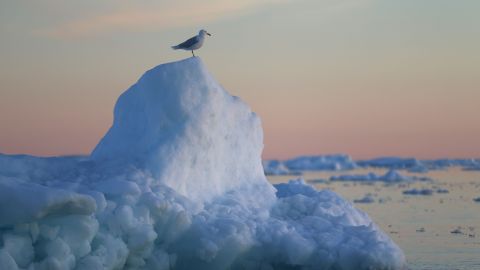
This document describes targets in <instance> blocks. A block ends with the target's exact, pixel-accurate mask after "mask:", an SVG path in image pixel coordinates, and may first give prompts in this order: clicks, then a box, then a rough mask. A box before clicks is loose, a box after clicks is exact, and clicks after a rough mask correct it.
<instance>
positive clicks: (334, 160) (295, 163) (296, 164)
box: [284, 154, 357, 171]
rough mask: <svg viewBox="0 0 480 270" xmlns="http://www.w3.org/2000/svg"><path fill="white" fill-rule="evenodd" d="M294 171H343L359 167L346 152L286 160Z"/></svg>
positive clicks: (286, 163)
mask: <svg viewBox="0 0 480 270" xmlns="http://www.w3.org/2000/svg"><path fill="white" fill-rule="evenodd" d="M284 164H285V166H286V167H287V168H288V169H290V170H294V171H341V170H353V169H355V168H356V167H357V165H356V163H355V162H354V161H353V160H352V158H351V157H350V156H348V155H345V154H333V155H318V156H300V157H296V158H293V159H289V160H286V161H284Z"/></svg>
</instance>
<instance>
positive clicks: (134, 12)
mask: <svg viewBox="0 0 480 270" xmlns="http://www.w3.org/2000/svg"><path fill="white" fill-rule="evenodd" d="M286 1H287V0H243V1H234V0H228V1H225V0H209V1H182V2H181V3H179V2H177V3H176V4H170V5H166V4H165V3H163V4H158V3H157V4H155V3H152V2H151V1H150V2H148V4H145V3H146V2H145V1H143V2H142V1H139V2H138V3H139V4H133V5H132V3H130V5H119V8H117V9H115V8H114V9H112V10H110V11H108V12H105V13H103V14H97V15H95V16H89V17H88V18H81V19H76V20H72V21H68V22H66V23H63V24H61V25H57V26H54V27H52V28H49V29H43V30H41V31H40V33H41V34H43V35H47V36H52V37H60V38H77V37H87V36H92V35H99V34H104V33H111V32H120V31H132V32H139V31H158V30H163V29H168V28H173V27H181V26H189V25H198V24H205V23H208V22H211V21H215V20H218V19H222V18H231V17H235V16H239V15H243V14H246V13H248V12H251V11H253V10H255V9H256V8H259V7H261V6H265V5H268V4H276V3H281V2H286ZM142 3H143V4H142Z"/></svg>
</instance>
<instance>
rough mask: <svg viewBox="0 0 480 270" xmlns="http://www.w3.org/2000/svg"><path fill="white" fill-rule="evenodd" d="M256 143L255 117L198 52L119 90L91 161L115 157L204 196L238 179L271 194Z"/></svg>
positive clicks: (257, 124)
mask: <svg viewBox="0 0 480 270" xmlns="http://www.w3.org/2000/svg"><path fill="white" fill-rule="evenodd" d="M246 146H248V147H246ZM262 149H263V132H262V127H261V123H260V119H259V118H258V117H257V116H256V115H255V113H253V112H251V110H250V108H249V107H248V106H247V105H246V104H245V103H244V102H242V101H241V100H240V99H239V98H237V97H234V96H231V95H229V94H228V93H227V92H226V91H225V90H224V89H223V88H222V87H221V86H220V85H219V84H218V83H217V82H216V81H215V80H214V79H213V77H212V76H211V75H210V74H209V73H208V71H207V70H206V68H205V67H204V65H203V63H202V61H201V60H200V59H199V58H190V59H186V60H183V61H179V62H175V63H170V64H164V65H160V66H157V67H155V68H153V69H152V70H149V71H148V72H146V73H145V74H144V75H143V76H142V77H141V78H140V80H139V81H138V82H137V83H136V84H134V85H133V86H132V87H130V89H128V90H127V91H126V92H124V93H123V94H122V95H121V96H120V98H119V99H118V101H117V104H116V105H115V119H114V122H113V126H112V127H111V128H110V130H109V131H108V133H107V134H106V135H105V137H104V138H103V139H102V140H101V141H100V143H99V144H98V145H97V147H96V148H95V150H94V151H93V153H92V159H94V160H97V161H108V160H115V161H116V162H118V161H119V159H120V158H122V159H124V160H123V161H122V162H125V163H126V164H134V165H136V166H137V167H138V168H142V169H147V170H148V171H150V172H151V173H152V174H153V176H154V177H155V179H156V180H157V181H159V182H162V183H165V184H166V185H167V186H169V187H171V188H173V189H174V190H175V191H177V192H178V193H180V194H182V195H185V196H188V197H189V198H191V199H194V200H197V199H198V200H205V199H211V198H212V197H214V196H217V195H220V194H223V193H225V192H226V191H228V190H234V189H238V188H240V186H242V185H243V186H246V187H251V186H254V185H260V186H261V187H258V188H260V189H270V191H269V192H268V191H266V192H267V194H268V193H270V194H273V191H272V188H270V187H267V186H266V185H265V184H264V183H265V182H266V181H264V180H265V176H264V173H263V167H262V163H261V153H262ZM239 180H241V181H239ZM192 182H194V183H192ZM188 183H191V184H188ZM267 194H265V196H268V195H267ZM272 197H273V196H272ZM266 199H267V198H266Z"/></svg>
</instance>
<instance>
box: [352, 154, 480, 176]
mask: <svg viewBox="0 0 480 270" xmlns="http://www.w3.org/2000/svg"><path fill="white" fill-rule="evenodd" d="M356 163H357V165H358V166H360V167H374V168H388V169H406V170H408V171H410V172H416V173H425V172H428V171H429V170H443V169H447V168H449V167H463V168H464V170H477V169H478V168H480V161H479V160H478V159H474V158H466V159H448V158H443V159H431V160H418V159H416V158H403V157H380V158H375V159H371V160H360V161H357V162H356Z"/></svg>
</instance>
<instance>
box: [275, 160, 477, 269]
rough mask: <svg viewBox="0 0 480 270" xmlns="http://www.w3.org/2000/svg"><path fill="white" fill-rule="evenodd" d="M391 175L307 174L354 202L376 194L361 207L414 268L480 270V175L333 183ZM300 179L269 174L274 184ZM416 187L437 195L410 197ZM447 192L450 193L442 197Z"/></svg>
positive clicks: (431, 175)
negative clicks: (407, 181) (343, 177)
mask: <svg viewBox="0 0 480 270" xmlns="http://www.w3.org/2000/svg"><path fill="white" fill-rule="evenodd" d="M368 172H375V173H377V174H383V173H385V170H381V169H357V170H353V171H343V172H304V174H303V176H301V177H302V178H303V179H304V180H305V181H306V182H309V183H310V184H313V185H314V186H315V187H316V188H317V189H326V188H327V189H331V190H334V191H335V192H337V193H339V194H340V195H342V196H343V197H344V198H347V199H349V200H350V201H353V200H354V199H361V198H363V197H364V196H365V194H367V193H370V194H372V196H373V198H375V202H373V203H356V204H355V205H356V206H357V207H358V208H360V209H362V210H364V211H365V212H367V213H368V214H369V215H370V217H371V218H372V219H373V220H374V221H375V222H376V223H377V224H378V225H379V226H380V227H381V228H382V229H383V230H384V231H385V232H386V233H387V234H389V235H390V237H392V239H393V240H394V241H395V242H396V243H397V244H398V245H399V246H400V247H401V248H402V249H403V251H404V252H405V256H406V257H407V261H408V266H409V268H410V269H449V270H450V269H480V202H474V201H473V198H477V197H480V171H462V170H461V169H459V168H451V169H448V170H442V171H431V172H429V173H425V174H415V173H407V172H405V171H399V172H400V173H401V174H404V175H417V176H422V177H424V176H427V177H429V178H432V179H433V181H432V182H415V183H411V184H393V185H386V184H384V183H381V182H378V183H374V184H362V183H358V182H330V181H326V182H324V181H322V179H324V180H328V179H329V178H330V176H332V175H340V174H366V173H368ZM295 178H298V177H297V176H268V179H269V181H270V182H271V183H274V184H275V183H281V182H288V180H289V179H295ZM413 188H417V189H418V188H428V189H433V190H434V192H433V194H432V195H429V196H425V195H404V194H402V191H404V190H407V189H413ZM438 189H446V190H448V193H437V192H435V191H436V190H438Z"/></svg>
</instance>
